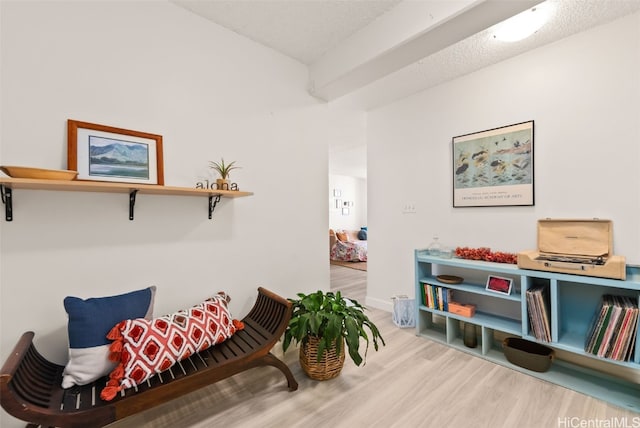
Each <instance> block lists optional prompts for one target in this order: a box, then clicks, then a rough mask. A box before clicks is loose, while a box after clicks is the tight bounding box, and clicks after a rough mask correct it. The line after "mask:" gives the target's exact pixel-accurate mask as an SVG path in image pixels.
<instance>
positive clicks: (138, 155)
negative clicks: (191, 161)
mask: <svg viewBox="0 0 640 428" xmlns="http://www.w3.org/2000/svg"><path fill="white" fill-rule="evenodd" d="M67 169H70V170H73V171H78V176H77V179H78V180H88V181H108V182H118V183H139V184H156V185H164V166H163V154H162V136H161V135H157V134H151V133H147V132H140V131H133V130H130V129H123V128H116V127H113V126H106V125H99V124H96V123H89V122H82V121H78V120H73V119H68V120H67Z"/></svg>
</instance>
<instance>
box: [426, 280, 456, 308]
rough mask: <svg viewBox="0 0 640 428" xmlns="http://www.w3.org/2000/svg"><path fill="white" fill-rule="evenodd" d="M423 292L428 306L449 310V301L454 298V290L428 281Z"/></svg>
mask: <svg viewBox="0 0 640 428" xmlns="http://www.w3.org/2000/svg"><path fill="white" fill-rule="evenodd" d="M422 294H423V299H422V300H423V302H424V305H425V306H426V307H428V308H431V309H438V310H440V311H445V312H446V311H448V310H449V302H450V301H451V300H453V299H452V296H453V290H451V289H449V288H446V287H440V286H438V285H432V284H428V283H426V284H423V286H422Z"/></svg>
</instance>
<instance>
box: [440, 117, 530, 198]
mask: <svg viewBox="0 0 640 428" xmlns="http://www.w3.org/2000/svg"><path fill="white" fill-rule="evenodd" d="M452 146H453V206H454V207H494V206H508V205H512V206H513V205H534V191H533V190H534V181H533V121H529V122H522V123H517V124H514V125H508V126H503V127H501V128H494V129H489V130H486V131H480V132H475V133H472V134H466V135H461V136H458V137H453V141H452Z"/></svg>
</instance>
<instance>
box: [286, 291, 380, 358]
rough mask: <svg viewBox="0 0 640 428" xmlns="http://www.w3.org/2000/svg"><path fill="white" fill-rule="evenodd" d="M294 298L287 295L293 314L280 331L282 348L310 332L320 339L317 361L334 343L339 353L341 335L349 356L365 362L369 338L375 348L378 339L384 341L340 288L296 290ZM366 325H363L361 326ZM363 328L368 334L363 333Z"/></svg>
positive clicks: (358, 305)
mask: <svg viewBox="0 0 640 428" xmlns="http://www.w3.org/2000/svg"><path fill="white" fill-rule="evenodd" d="M298 297H299V298H298V299H289V301H290V302H291V303H292V304H293V314H292V315H291V320H290V321H289V326H288V327H287V330H286V331H285V334H284V341H283V342H282V349H283V350H284V351H286V350H287V348H289V345H290V344H291V342H292V341H295V342H299V343H306V342H307V341H308V338H309V337H310V336H316V337H317V338H318V339H320V342H319V345H318V361H320V360H321V359H322V355H323V354H324V351H325V350H326V349H331V347H332V346H335V347H336V351H337V353H338V354H339V353H340V349H341V347H342V340H340V339H341V338H344V340H345V343H346V346H347V349H348V352H349V356H350V357H351V359H352V360H353V362H354V363H355V364H356V365H357V366H359V365H360V364H361V363H362V362H363V361H364V362H365V363H366V357H367V351H368V350H369V342H370V341H372V342H373V347H374V348H375V350H376V351H377V350H378V341H380V342H381V343H382V345H385V343H384V339H383V338H382V336H381V335H380V331H379V330H378V327H376V325H375V324H374V323H373V322H371V320H370V319H369V317H367V315H365V313H364V310H365V308H364V306H362V305H360V303H358V302H357V301H356V300H352V299H344V298H343V297H342V295H341V294H340V292H339V291H338V292H336V293H335V294H334V293H333V292H326V293H323V292H322V291H320V290H318V291H317V292H315V293H311V294H303V293H298ZM365 327H366V329H365ZM367 329H368V330H369V333H370V335H369V334H367ZM360 338H363V339H364V340H365V342H366V348H365V352H364V358H363V356H362V355H360Z"/></svg>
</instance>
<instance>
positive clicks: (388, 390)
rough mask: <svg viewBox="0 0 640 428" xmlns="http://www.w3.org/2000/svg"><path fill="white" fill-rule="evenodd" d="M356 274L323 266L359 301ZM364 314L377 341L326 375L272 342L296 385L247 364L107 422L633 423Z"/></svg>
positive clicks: (407, 427) (307, 427)
mask: <svg viewBox="0 0 640 428" xmlns="http://www.w3.org/2000/svg"><path fill="white" fill-rule="evenodd" d="M366 275H367V273H366V272H362V271H357V270H354V269H349V268H345V267H340V266H331V280H332V288H334V289H340V290H342V291H343V293H344V295H345V296H348V297H351V298H354V299H356V300H358V301H360V302H361V303H363V302H364V300H365V299H364V297H365V293H366V291H365V290H366ZM369 317H370V318H371V319H372V320H373V321H374V323H375V324H376V325H377V326H378V327H379V328H380V330H381V332H382V335H383V337H384V339H385V341H386V342H387V346H386V347H383V348H381V350H380V351H379V352H374V351H373V350H372V349H370V352H369V354H368V356H367V364H366V365H365V366H364V367H356V366H355V365H354V364H353V362H351V361H350V360H348V361H346V363H345V368H344V370H343V371H342V374H341V375H340V376H339V377H338V378H336V379H333V380H330V381H324V382H318V381H313V380H311V379H309V378H307V377H306V376H305V374H304V373H303V372H302V370H301V369H300V366H299V363H298V361H297V349H289V350H288V351H287V353H286V354H285V355H284V356H283V354H282V349H281V347H279V346H278V347H276V348H275V349H274V354H275V355H276V356H278V357H281V358H283V360H284V361H285V362H286V363H287V364H288V365H289V367H290V368H291V370H292V371H293V374H294V376H295V377H296V379H297V380H298V382H299V384H300V387H299V389H298V391H296V392H288V390H287V388H286V382H285V378H284V376H282V374H281V373H280V372H279V371H278V370H276V369H274V368H271V367H268V368H257V369H253V370H250V371H248V372H245V373H240V374H238V375H236V376H235V377H232V378H231V379H227V380H225V381H222V382H219V383H217V384H215V385H211V386H209V387H207V388H204V389H202V390H199V391H196V392H193V393H192V394H190V395H189V396H186V397H183V398H180V399H177V400H174V401H172V402H170V403H167V404H165V405H162V406H159V407H156V408H154V409H150V410H148V411H146V412H144V413H142V414H138V415H135V416H133V417H130V418H128V419H126V420H125V421H121V422H118V423H115V424H112V425H110V427H111V428H116V427H117V428H129V427H131V428H134V427H135V428H139V427H163V428H164V427H189V428H208V427H225V428H235V427H238V428H240V427H242V428H246V427H250V428H251V427H260V428H262V427H274V428H276V427H278V428H279V427H301V428H302V427H303V428H313V427H332V428H339V427H349V428H351V427H356V428H359V427H398V428H411V427H456V428H457V427H492V428H493V427H518V428H527V427H531V428H539V427H550V428H552V427H557V428H565V427H566V428H569V427H573V426H621V427H631V426H640V414H636V413H632V412H629V411H625V410H623V409H619V408H617V407H614V406H610V405H608V404H606V403H604V402H602V401H599V400H596V399H593V398H590V397H587V396H585V395H582V394H579V393H577V392H574V391H571V390H568V389H565V388H563V387H559V386H556V385H552V384H550V383H547V382H544V381H541V380H538V379H536V378H533V377H531V376H528V375H526V374H522V373H520V372H517V371H514V370H511V369H509V368H506V367H502V366H499V365H496V364H493V363H491V362H488V361H485V360H483V359H481V358H477V357H473V356H471V355H468V354H465V353H464V352H460V351H458V350H455V349H452V348H449V347H447V346H444V345H441V344H438V343H434V342H431V341H429V340H426V339H424V338H420V337H417V336H416V335H415V331H414V330H413V329H400V328H398V327H396V326H395V325H394V324H393V322H392V321H391V314H389V313H388V312H384V311H380V310H376V309H371V310H369ZM572 418H574V419H572ZM603 420H606V421H604V422H598V421H603ZM581 421H585V422H581ZM589 421H592V422H589ZM593 421H595V422H593ZM607 421H609V425H606V423H607ZM616 421H622V422H623V423H624V424H622V425H620V424H618V425H614V423H619V422H616ZM579 423H584V424H585V425H579ZM587 423H591V425H586V424H587ZM597 423H600V425H597ZM634 424H635V425H634Z"/></svg>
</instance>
